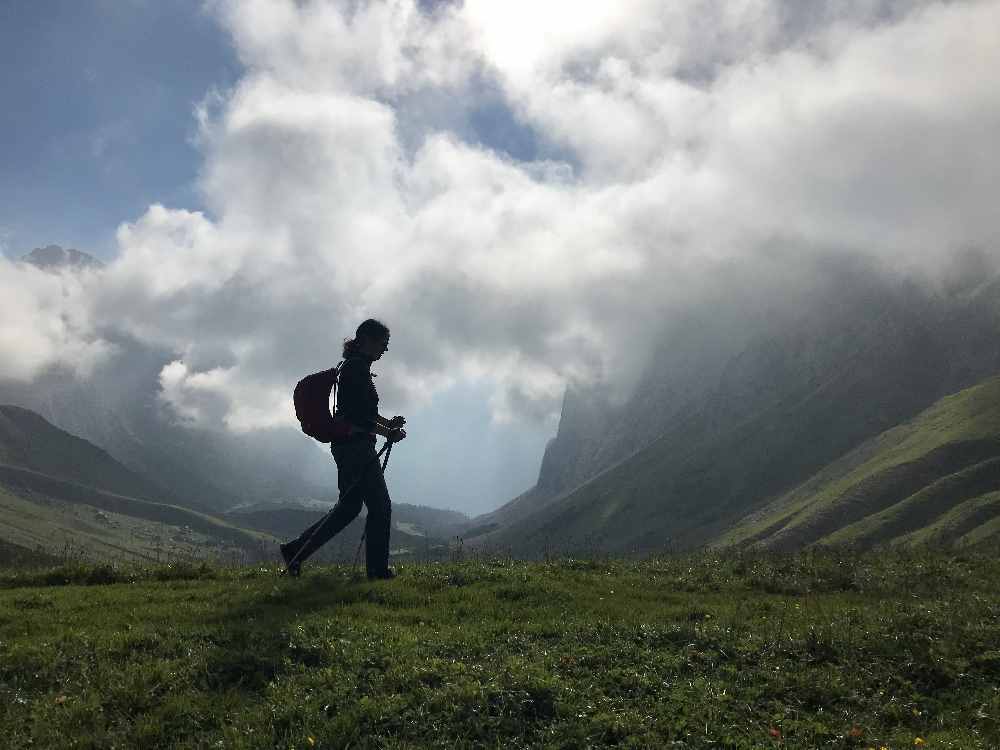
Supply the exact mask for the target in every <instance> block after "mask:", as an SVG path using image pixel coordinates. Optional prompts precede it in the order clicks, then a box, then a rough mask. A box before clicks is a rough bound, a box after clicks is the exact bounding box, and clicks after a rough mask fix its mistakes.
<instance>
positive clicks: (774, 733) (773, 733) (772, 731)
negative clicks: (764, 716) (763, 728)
mask: <svg viewBox="0 0 1000 750" xmlns="http://www.w3.org/2000/svg"><path fill="white" fill-rule="evenodd" d="M767 733H768V734H769V735H771V736H772V737H774V739H776V740H780V739H781V730H780V729H778V728H777V727H771V728H770V729H768V730H767Z"/></svg>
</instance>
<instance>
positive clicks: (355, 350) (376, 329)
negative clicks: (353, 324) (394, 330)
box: [344, 318, 389, 361]
mask: <svg viewBox="0 0 1000 750" xmlns="http://www.w3.org/2000/svg"><path fill="white" fill-rule="evenodd" d="M388 349H389V327H388V326H386V325H385V324H384V323H382V322H381V321H379V320H375V319H374V318H369V319H368V320H366V321H365V322H363V323H362V324H361V325H359V326H358V330H357V331H355V333H354V338H353V339H348V340H347V341H345V342H344V356H345V357H349V356H351V355H352V354H360V355H362V356H365V357H368V359H370V360H373V361H374V360H376V359H379V358H380V357H381V356H382V355H383V354H384V353H385V352H386V351H388Z"/></svg>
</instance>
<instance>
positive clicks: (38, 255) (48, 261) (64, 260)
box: [21, 245, 104, 270]
mask: <svg viewBox="0 0 1000 750" xmlns="http://www.w3.org/2000/svg"><path fill="white" fill-rule="evenodd" d="M21 261H22V262H24V263H30V264H31V265H33V266H38V267H39V268H42V269H45V270H54V269H60V268H103V267H104V264H103V263H101V261H99V260H98V259H97V258H95V257H94V256H92V255H88V254H87V253H82V252H80V251H79V250H75V249H73V248H62V247H59V245H46V246H45V247H36V248H35V249H34V250H32V251H31V252H30V253H27V254H26V255H23V256H22V257H21Z"/></svg>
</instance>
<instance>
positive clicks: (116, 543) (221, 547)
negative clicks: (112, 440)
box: [0, 406, 272, 561]
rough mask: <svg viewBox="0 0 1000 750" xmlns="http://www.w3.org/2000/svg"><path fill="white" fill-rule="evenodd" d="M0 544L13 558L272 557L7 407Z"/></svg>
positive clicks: (255, 538)
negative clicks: (22, 556)
mask: <svg viewBox="0 0 1000 750" xmlns="http://www.w3.org/2000/svg"><path fill="white" fill-rule="evenodd" d="M0 542H3V543H4V545H5V547H4V548H5V550H7V551H6V552H5V556H12V557H14V556H17V555H18V554H21V555H28V556H30V555H41V556H45V555H50V556H51V555H63V556H65V555H73V556H81V557H85V558H88V559H97V560H100V559H121V558H124V559H143V560H148V561H155V560H165V559H167V558H168V557H206V556H210V557H220V556H222V557H225V556H231V555H235V556H236V557H237V558H238V559H246V558H247V555H250V556H251V557H252V558H253V559H258V558H261V557H270V556H272V554H271V553H270V552H269V551H268V549H269V544H270V537H269V536H268V535H266V534H261V533H259V532H255V531H249V530H245V529H241V528H237V527H235V526H233V525H232V524H229V523H227V522H225V521H222V520H220V519H218V518H214V517H212V516H209V515H206V514H204V513H200V512H198V511H194V510H190V509H188V508H185V507H181V506H179V505H176V504H173V503H170V502H167V501H165V499H164V498H163V497H162V495H161V494H160V492H159V490H158V488H157V487H156V486H154V485H153V484H152V483H150V482H148V481H147V480H145V479H144V478H143V477H140V476H139V475H137V474H136V473H134V472H132V471H131V470H129V469H127V468H125V467H124V466H122V465H121V464H119V463H118V462H117V461H115V459H113V458H112V457H111V456H109V455H108V454H107V453H106V452H105V451H103V450H101V449H100V448H98V447H97V446H95V445H92V444H91V443H89V442H87V441H86V440H83V439H81V438H78V437H76V436H75V435H71V434H69V433H67V432H65V431H63V430H60V429H58V428H56V427H54V426H53V425H51V424H49V423H48V422H47V421H45V420H44V419H42V418H41V417H40V416H39V415H37V414H35V413H33V412H30V411H28V410H26V409H21V408H19V407H15V406H0ZM17 550H21V551H22V552H21V553H18V552H17Z"/></svg>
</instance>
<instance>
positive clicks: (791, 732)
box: [0, 552, 1000, 749]
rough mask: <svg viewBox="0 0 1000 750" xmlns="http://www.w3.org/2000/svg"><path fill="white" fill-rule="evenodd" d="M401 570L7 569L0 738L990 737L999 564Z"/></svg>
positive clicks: (609, 740)
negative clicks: (371, 578) (392, 573)
mask: <svg viewBox="0 0 1000 750" xmlns="http://www.w3.org/2000/svg"><path fill="white" fill-rule="evenodd" d="M401 574H402V575H401V577H400V578H399V579H397V580H396V581H392V582H381V583H377V584H369V583H367V582H364V581H361V580H359V579H357V578H356V577H354V576H353V574H352V572H351V570H350V569H349V568H346V567H336V566H333V567H327V568H318V569H313V570H312V571H310V572H309V573H308V574H307V575H306V576H304V577H303V578H302V579H300V580H290V579H279V578H277V577H276V576H275V571H274V569H273V568H260V567H258V568H241V569H230V570H226V569H220V568H214V567H210V566H207V565H199V566H197V567H190V566H189V567H184V566H181V567H176V566H175V567H171V568H134V569H123V568H113V567H110V566H102V567H96V568H95V567H88V566H72V567H66V568H61V569H49V570H40V571H26V572H10V573H7V574H3V575H0V732H2V734H3V735H4V736H6V737H8V738H9V742H10V743H11V746H23V745H26V744H28V743H29V741H33V742H34V743H35V744H36V746H43V747H50V746H51V747H55V746H58V747H67V746H72V745H74V744H75V745H76V746H79V747H208V746H222V747H237V748H239V747H253V748H271V747H283V748H285V747H294V748H309V747H321V748H328V747H346V746H352V747H390V748H399V747H449V748H450V747H567V748H568V747H586V746H595V745H601V746H603V745H611V744H616V745H620V746H624V747H664V746H670V743H674V745H673V746H674V747H688V748H708V747H713V748H720V747H725V748H759V747H789V748H791V747H796V748H813V747H820V746H822V747H845V748H847V747H871V746H874V747H881V746H885V747H888V748H894V749H895V748H903V747H913V746H914V743H915V742H918V738H919V741H921V742H925V743H926V747H935V748H936V747H942V748H943V747H951V748H993V747H997V746H998V745H1000V694H998V691H997V689H996V684H997V681H998V679H1000V651H998V650H997V649H998V644H1000V594H998V592H997V590H996V586H995V581H996V580H997V577H998V576H1000V561H998V560H996V559H991V558H982V557H971V556H968V557H946V556H939V555H931V554H929V553H922V554H921V555H919V556H917V555H914V554H911V553H899V552H897V553H892V554H887V555H880V556H875V555H868V556H864V557H858V558H852V559H843V560H842V559H837V558H836V557H835V556H833V555H829V554H811V553H810V554H802V555H798V556H788V557H785V556H745V557H735V556H734V557H720V556H711V555H701V556H695V557H672V558H665V559H654V560H649V561H646V562H616V561H579V560H562V561H555V562H547V563H524V562H513V561H510V560H502V559H497V560H480V561H467V562H457V563H448V564H428V565H412V566H410V565H408V566H406V567H405V568H403V569H402V570H401ZM80 584H91V585H80Z"/></svg>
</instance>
